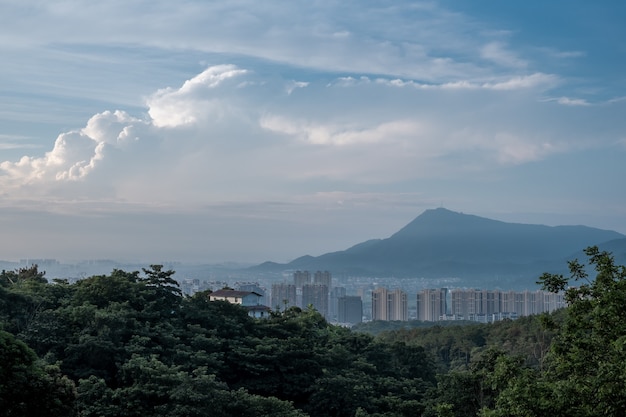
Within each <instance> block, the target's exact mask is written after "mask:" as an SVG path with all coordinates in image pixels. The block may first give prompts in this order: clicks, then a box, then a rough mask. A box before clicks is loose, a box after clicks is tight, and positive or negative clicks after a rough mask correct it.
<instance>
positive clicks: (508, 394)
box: [0, 247, 626, 417]
mask: <svg viewBox="0 0 626 417" xmlns="http://www.w3.org/2000/svg"><path fill="white" fill-rule="evenodd" d="M585 253H586V255H587V260H586V262H584V263H581V262H579V261H578V260H574V261H570V262H569V265H568V266H569V270H570V274H569V275H568V276H563V275H555V274H544V275H542V276H541V277H538V283H539V284H540V285H541V286H542V287H543V288H544V289H546V290H549V291H554V292H560V291H563V292H565V296H566V299H567V302H568V307H567V308H565V309H563V310H560V311H557V312H555V313H553V314H549V315H548V314H544V315H540V316H530V317H524V318H520V319H518V320H514V321H502V322H497V323H493V324H461V325H453V326H433V327H414V328H410V329H406V328H393V325H392V327H390V328H389V329H388V330H385V329H384V328H382V329H381V328H380V327H381V326H380V325H379V324H376V323H373V325H376V326H377V330H376V332H375V333H376V334H375V335H374V334H370V333H368V328H367V326H364V327H363V328H362V329H359V330H350V329H346V328H343V327H338V326H334V325H331V324H329V323H327V322H326V321H325V320H324V318H323V317H322V316H321V315H320V314H319V313H317V312H316V311H315V310H313V309H304V310H303V309H299V308H295V307H293V308H289V309H287V310H285V311H281V312H274V313H272V314H271V316H270V317H269V318H264V319H256V318H252V317H250V316H248V314H247V311H246V310H245V309H244V308H243V307H241V306H238V305H234V304H229V303H227V302H222V301H213V302H210V301H209V297H208V295H209V293H208V292H200V293H196V294H194V295H193V296H191V297H185V296H183V295H182V293H181V291H180V289H179V287H178V284H177V282H176V280H175V279H174V278H173V275H174V273H175V272H174V271H171V270H163V267H162V266H160V265H152V266H150V267H149V268H146V269H142V271H133V272H127V271H122V270H113V271H112V272H111V274H109V275H99V276H92V277H89V278H85V279H82V280H80V281H78V282H76V283H69V282H68V281H67V280H61V279H54V280H52V281H51V282H49V281H48V280H47V279H46V277H45V273H44V272H43V271H39V270H38V268H37V266H36V265H33V266H32V267H28V268H21V269H18V270H14V271H2V273H1V274H0V410H2V415H4V416H7V417H12V416H20V417H23V416H70V417H72V416H77V417H78V416H80V417H87V416H89V417H96V416H98V417H100V416H102V417H109V416H111V417H112V416H142V417H150V416H172V417H177V416H181V417H182V416H185V417H194V416H198V417H199V416H241V415H251V416H278V417H281V416H282V417H305V416H310V417H318V416H319V417H321V416H342V417H343V416H345V417H349V416H358V417H364V416H372V417H374V416H379V417H382V416H386V417H400V416H403V417H408V416H428V417H447V416H483V417H495V416H544V415H550V416H598V415H606V416H624V415H625V413H626V268H625V267H624V266H621V265H616V264H615V262H614V258H613V256H612V254H610V253H607V252H604V251H600V250H599V249H598V248H597V247H590V248H587V249H586V250H585Z"/></svg>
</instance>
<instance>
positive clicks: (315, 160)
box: [0, 0, 626, 264]
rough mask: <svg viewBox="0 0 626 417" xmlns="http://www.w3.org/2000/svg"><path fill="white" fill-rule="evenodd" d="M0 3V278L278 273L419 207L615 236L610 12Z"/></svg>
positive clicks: (620, 79) (625, 93)
mask: <svg viewBox="0 0 626 417" xmlns="http://www.w3.org/2000/svg"><path fill="white" fill-rule="evenodd" d="M0 7H1V10H2V13H1V14H0V22H1V23H2V24H1V25H0V39H1V40H0V53H1V54H2V56H3V65H2V67H1V68H0V91H2V94H1V95H0V224H1V225H2V230H3V237H4V239H3V243H2V245H1V246H0V259H1V260H9V261H10V260H18V259H26V258H38V259H59V260H62V261H73V260H81V259H115V260H120V261H137V262H144V263H146V264H149V263H150V262H154V261H155V260H160V259H171V260H177V261H184V262H223V261H236V262H246V263H261V262H263V261H267V260H271V261H276V262H287V261H290V260H292V259H294V258H296V257H299V256H302V255H307V254H308V255H313V256H316V255H320V254H322V253H327V252H332V251H338V250H344V249H346V248H348V247H350V246H352V245H354V244H357V243H359V242H364V241H366V240H369V239H375V238H385V237H388V236H390V235H391V234H392V233H394V232H395V231H396V230H398V229H399V228H400V227H402V226H403V225H405V224H407V223H408V222H410V221H411V220H412V219H413V218H415V217H416V216H418V215H419V214H420V213H421V212H423V211H424V210H426V209H431V208H436V207H446V208H449V209H451V210H455V211H462V212H466V213H472V214H475V215H479V216H485V217H489V218H493V219H497V220H502V221H510V222H519V223H531V224H547V225H569V224H584V225H587V226H591V227H598V228H603V229H611V230H615V231H617V232H620V233H626V195H625V194H624V193H622V192H620V191H621V189H622V188H623V185H622V178H624V177H625V176H626V166H625V165H624V164H623V160H624V156H625V155H626V120H625V119H624V117H623V114H625V113H626V84H625V83H624V74H623V71H622V68H623V67H624V61H625V56H626V51H625V50H624V48H623V47H622V45H621V42H622V39H624V38H626V28H625V27H624V25H623V21H624V19H625V18H626V5H624V4H623V3H622V2H618V1H609V2H604V3H602V4H595V3H590V2H585V1H582V0H576V1H568V2H565V1H555V2H550V3H549V4H545V2H538V1H530V2H524V3H509V2H506V3H502V4H490V5H483V4H473V3H467V2H462V1H458V0H450V1H443V0H442V1H423V2H422V1H399V2H394V3H393V4H380V3H378V2H369V1H365V2H361V1H358V2H357V1H346V2H339V3H335V2H322V3H310V2H293V3H287V4H286V3H284V2H280V3H279V2H274V1H269V2H264V3H262V4H260V3H256V2H249V1H238V2H224V1H217V2H210V3H207V2H202V1H198V0H196V1H193V0H192V1H189V2H185V3H182V4H175V3H171V2H164V1H161V0H157V1H154V2H150V3H144V2H106V3H84V2H80V3H79V2H78V1H76V0H68V1H64V2H52V3H45V2H44V3H42V2H34V1H31V0H25V1H21V2H5V1H0ZM581 249H582V248H581Z"/></svg>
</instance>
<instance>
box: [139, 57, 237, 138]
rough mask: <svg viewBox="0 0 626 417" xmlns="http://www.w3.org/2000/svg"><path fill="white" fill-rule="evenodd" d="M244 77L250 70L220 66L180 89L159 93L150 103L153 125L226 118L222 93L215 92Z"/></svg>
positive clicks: (162, 125)
mask: <svg viewBox="0 0 626 417" xmlns="http://www.w3.org/2000/svg"><path fill="white" fill-rule="evenodd" d="M244 74H246V70H242V69H239V68H237V67H235V66H234V65H218V66H213V67H209V68H208V69H206V70H205V71H203V72H202V73H200V74H199V75H197V76H195V77H193V78H192V79H190V80H188V81H186V82H185V83H184V84H183V86H182V87H181V88H179V89H172V88H165V89H162V90H159V91H157V92H156V93H154V94H153V95H152V96H151V97H150V98H148V100H147V105H148V107H149V108H150V110H149V111H148V114H149V115H150V117H151V118H152V123H153V124H154V125H155V126H157V127H177V126H183V125H189V124H193V123H195V122H197V121H198V119H205V118H213V119H219V118H221V117H223V115H224V112H226V111H227V109H226V108H225V107H224V106H223V105H222V104H221V103H220V100H219V98H220V93H219V92H213V91H211V90H215V89H217V88H218V87H220V86H221V85H222V84H224V83H225V82H227V81H229V80H231V79H232V78H238V77H241V76H242V75H244Z"/></svg>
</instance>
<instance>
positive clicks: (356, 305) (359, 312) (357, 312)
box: [337, 295, 363, 324]
mask: <svg viewBox="0 0 626 417" xmlns="http://www.w3.org/2000/svg"><path fill="white" fill-rule="evenodd" d="M337 318H338V321H339V323H349V324H356V323H361V322H362V321H363V301H362V300H361V297H359V296H356V295H352V296H343V297H340V298H339V300H338V314H337Z"/></svg>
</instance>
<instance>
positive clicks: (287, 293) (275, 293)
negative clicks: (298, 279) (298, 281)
mask: <svg viewBox="0 0 626 417" xmlns="http://www.w3.org/2000/svg"><path fill="white" fill-rule="evenodd" d="M296 305H297V304H296V286H295V285H293V284H287V283H274V284H272V305H271V306H270V307H271V308H272V309H275V310H279V311H284V310H285V309H287V308H289V307H295V306H296Z"/></svg>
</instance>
